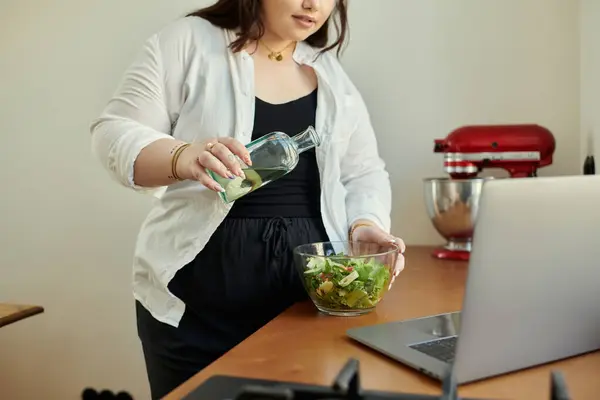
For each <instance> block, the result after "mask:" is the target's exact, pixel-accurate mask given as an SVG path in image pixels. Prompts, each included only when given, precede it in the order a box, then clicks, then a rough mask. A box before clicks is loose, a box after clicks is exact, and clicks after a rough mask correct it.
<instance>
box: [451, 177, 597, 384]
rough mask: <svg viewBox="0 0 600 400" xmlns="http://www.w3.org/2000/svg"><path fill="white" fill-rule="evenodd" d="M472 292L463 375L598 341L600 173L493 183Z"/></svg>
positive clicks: (477, 239)
mask: <svg viewBox="0 0 600 400" xmlns="http://www.w3.org/2000/svg"><path fill="white" fill-rule="evenodd" d="M465 296H466V297H465V300H464V304H463V310H462V316H461V317H462V318H461V329H460V335H459V341H458V348H457V353H456V358H455V364H454V373H455V374H456V377H457V379H458V380H459V381H461V382H466V381H472V380H476V379H479V378H482V377H488V376H493V375H498V374H502V373H505V372H509V371H514V370H518V369H521V368H526V367H529V366H533V365H538V364H542V363H546V362H549V361H553V360H556V359H561V358H565V357H569V356H574V355H577V354H581V353H584V352H588V351H592V350H596V349H598V348H600V176H572V177H552V178H522V179H500V180H493V181H490V182H488V183H486V184H485V186H484V190H483V194H482V198H481V203H480V212H479V216H478V221H477V225H476V229H475V236H474V246H473V251H472V253H471V258H470V265H469V276H468V279H467V289H466V292H465Z"/></svg>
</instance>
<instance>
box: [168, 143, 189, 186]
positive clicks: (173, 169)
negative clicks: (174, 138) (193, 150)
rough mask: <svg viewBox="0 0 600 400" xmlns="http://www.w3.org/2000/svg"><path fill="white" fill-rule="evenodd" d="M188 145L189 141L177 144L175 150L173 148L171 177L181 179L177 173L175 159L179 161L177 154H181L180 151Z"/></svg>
mask: <svg viewBox="0 0 600 400" xmlns="http://www.w3.org/2000/svg"><path fill="white" fill-rule="evenodd" d="M190 146H191V144H190V143H185V144H182V145H181V146H179V147H178V148H177V150H175V153H174V154H173V157H172V158H171V175H172V176H173V179H176V180H178V181H182V180H183V179H181V178H180V177H179V175H177V161H179V156H180V155H181V153H182V152H183V151H184V150H185V149H187V148H188V147H190Z"/></svg>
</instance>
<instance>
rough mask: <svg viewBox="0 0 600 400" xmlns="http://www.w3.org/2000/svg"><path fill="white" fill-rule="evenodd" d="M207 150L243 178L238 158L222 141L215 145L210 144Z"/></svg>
mask: <svg viewBox="0 0 600 400" xmlns="http://www.w3.org/2000/svg"><path fill="white" fill-rule="evenodd" d="M209 151H210V154H212V155H213V156H214V157H216V158H217V159H218V160H219V161H220V162H221V163H222V164H223V166H224V167H225V168H226V169H228V170H229V171H231V172H233V174H235V175H237V176H239V177H241V178H245V176H244V172H243V171H242V166H241V165H240V163H239V161H238V159H237V158H236V157H235V155H234V154H233V153H232V152H231V150H229V148H228V147H227V146H226V145H225V144H224V143H221V142H218V143H215V145H214V146H212V147H211V148H210V150H209ZM215 172H216V171H215Z"/></svg>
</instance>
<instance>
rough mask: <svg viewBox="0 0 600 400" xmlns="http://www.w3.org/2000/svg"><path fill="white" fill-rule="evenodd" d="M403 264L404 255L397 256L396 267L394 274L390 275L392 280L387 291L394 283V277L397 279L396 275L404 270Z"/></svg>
mask: <svg viewBox="0 0 600 400" xmlns="http://www.w3.org/2000/svg"><path fill="white" fill-rule="evenodd" d="M404 262H405V260H404V255H402V254H400V255H398V260H396V265H395V266H394V272H393V273H392V279H390V284H389V286H388V290H389V289H391V288H392V285H393V284H394V282H395V281H396V277H398V275H400V272H402V271H403V270H404Z"/></svg>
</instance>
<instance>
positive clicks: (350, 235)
mask: <svg viewBox="0 0 600 400" xmlns="http://www.w3.org/2000/svg"><path fill="white" fill-rule="evenodd" d="M361 226H373V224H371V223H367V222H359V223H358V224H355V225H352V227H351V228H350V232H349V233H348V239H349V241H350V243H352V241H353V239H354V238H353V236H354V231H355V230H356V228H360V227H361Z"/></svg>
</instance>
